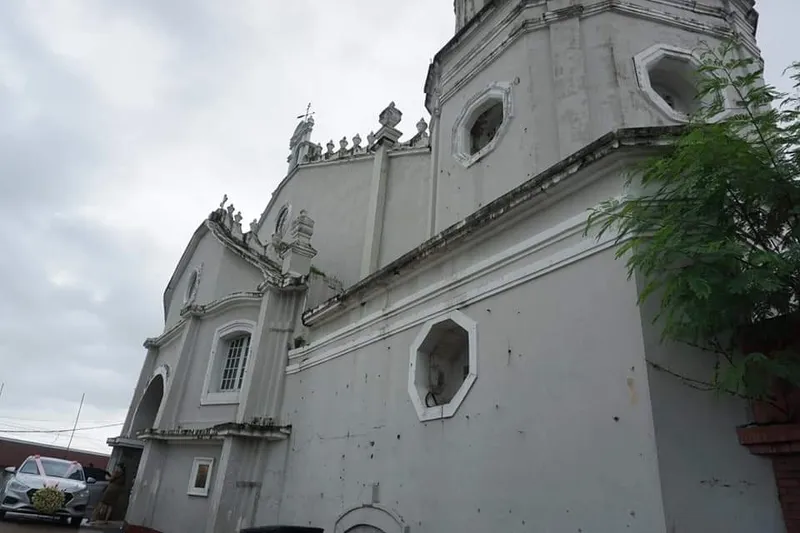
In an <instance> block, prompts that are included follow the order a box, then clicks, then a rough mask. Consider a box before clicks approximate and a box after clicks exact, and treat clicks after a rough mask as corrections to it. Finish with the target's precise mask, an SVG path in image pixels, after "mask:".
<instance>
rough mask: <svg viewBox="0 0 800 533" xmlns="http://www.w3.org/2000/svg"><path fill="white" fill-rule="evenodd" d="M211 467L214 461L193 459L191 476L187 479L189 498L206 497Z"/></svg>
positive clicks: (200, 458) (207, 458)
mask: <svg viewBox="0 0 800 533" xmlns="http://www.w3.org/2000/svg"><path fill="white" fill-rule="evenodd" d="M213 466H214V459H211V458H209V457H195V459H194V463H192V475H191V477H190V478H189V491H188V494H189V496H208V489H209V487H210V486H211V469H212V468H213Z"/></svg>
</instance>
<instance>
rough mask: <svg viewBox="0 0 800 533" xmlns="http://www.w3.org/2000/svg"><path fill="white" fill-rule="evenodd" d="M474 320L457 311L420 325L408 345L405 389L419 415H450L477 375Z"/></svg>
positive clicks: (446, 416) (432, 418)
mask: <svg viewBox="0 0 800 533" xmlns="http://www.w3.org/2000/svg"><path fill="white" fill-rule="evenodd" d="M476 347H477V340H476V324H475V322H474V321H473V320H471V319H470V318H469V317H467V316H466V315H464V314H463V313H461V312H458V311H454V312H452V313H450V314H449V315H446V316H444V317H441V318H438V319H436V320H432V321H430V322H428V323H427V324H425V326H423V328H422V331H420V333H419V335H418V336H417V339H416V341H415V342H414V344H413V345H412V346H411V361H410V369H409V376H408V392H409V395H410V396H411V401H412V403H413V404H414V407H415V409H416V411H417V415H418V416H419V419H420V420H422V421H425V420H434V419H437V418H449V417H452V416H453V415H454V414H455V413H456V411H457V410H458V407H459V405H460V404H461V402H462V401H464V398H465V397H466V395H467V393H468V392H469V389H470V388H471V387H472V384H473V383H474V382H475V379H476V378H477V368H476V367H477V354H476Z"/></svg>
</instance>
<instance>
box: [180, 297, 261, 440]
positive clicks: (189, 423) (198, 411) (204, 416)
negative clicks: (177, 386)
mask: <svg viewBox="0 0 800 533" xmlns="http://www.w3.org/2000/svg"><path fill="white" fill-rule="evenodd" d="M258 309H259V307H258V304H248V305H243V306H239V307H235V308H232V309H229V310H227V311H225V312H223V313H220V314H218V315H216V316H212V317H209V318H206V319H203V320H202V321H201V323H200V327H199V331H198V333H197V341H196V344H195V345H194V347H193V349H192V352H191V365H190V366H189V375H188V380H187V382H186V388H185V390H184V394H183V397H182V398H181V404H180V408H179V411H178V413H179V414H178V421H179V424H180V425H182V426H184V427H187V428H189V427H205V426H208V425H209V424H212V423H220V422H230V421H233V420H235V418H236V408H237V407H236V404H231V405H201V404H200V400H201V397H202V394H203V386H204V384H205V379H206V372H207V371H208V363H209V358H210V356H211V349H212V343H213V340H214V332H215V331H216V330H217V328H219V327H221V326H223V325H224V324H227V323H229V322H231V321H233V320H237V319H244V320H252V321H256V320H257V319H258ZM251 355H252V354H251ZM223 357H224V354H223ZM215 379H219V376H216V378H215Z"/></svg>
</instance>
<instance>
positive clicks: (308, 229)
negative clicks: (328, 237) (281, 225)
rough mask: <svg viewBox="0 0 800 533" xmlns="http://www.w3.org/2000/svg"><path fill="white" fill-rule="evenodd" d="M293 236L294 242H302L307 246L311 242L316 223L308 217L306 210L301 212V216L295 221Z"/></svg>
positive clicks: (292, 230)
mask: <svg viewBox="0 0 800 533" xmlns="http://www.w3.org/2000/svg"><path fill="white" fill-rule="evenodd" d="M291 234H292V241H293V242H302V243H305V244H309V243H310V242H311V236H312V235H313V234H314V221H313V220H312V219H311V217H310V216H308V213H307V212H306V210H305V209H303V210H302V211H300V214H299V215H298V216H297V218H295V219H294V222H293V223H292V229H291Z"/></svg>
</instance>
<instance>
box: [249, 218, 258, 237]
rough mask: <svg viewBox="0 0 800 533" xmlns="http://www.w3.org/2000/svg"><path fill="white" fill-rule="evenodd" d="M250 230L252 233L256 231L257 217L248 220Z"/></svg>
mask: <svg viewBox="0 0 800 533" xmlns="http://www.w3.org/2000/svg"><path fill="white" fill-rule="evenodd" d="M250 231H251V232H252V233H253V234H256V233H258V219H257V218H254V219H253V221H252V222H250Z"/></svg>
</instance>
